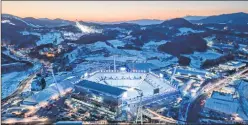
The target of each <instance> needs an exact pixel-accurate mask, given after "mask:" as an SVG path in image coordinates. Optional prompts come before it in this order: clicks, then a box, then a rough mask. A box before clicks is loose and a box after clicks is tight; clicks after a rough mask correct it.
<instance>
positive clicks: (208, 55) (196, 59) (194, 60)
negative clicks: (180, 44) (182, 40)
mask: <svg viewBox="0 0 248 125" xmlns="http://www.w3.org/2000/svg"><path fill="white" fill-rule="evenodd" d="M184 56H186V57H189V58H190V59H191V62H190V66H191V67H193V68H200V66H201V64H202V62H204V61H205V60H206V59H216V58H219V57H220V56H222V54H220V53H217V52H214V51H211V50H208V51H206V52H194V53H193V54H190V55H186V54H184Z"/></svg>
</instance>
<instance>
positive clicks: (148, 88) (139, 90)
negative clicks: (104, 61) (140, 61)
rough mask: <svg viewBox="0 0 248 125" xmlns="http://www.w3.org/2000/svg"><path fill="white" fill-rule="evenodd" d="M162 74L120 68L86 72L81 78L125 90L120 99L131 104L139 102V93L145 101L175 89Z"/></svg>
mask: <svg viewBox="0 0 248 125" xmlns="http://www.w3.org/2000/svg"><path fill="white" fill-rule="evenodd" d="M162 76H163V75H162V74H159V75H157V74H155V73H153V72H146V71H144V70H133V71H131V72H127V71H126V70H124V69H122V70H115V71H114V70H100V71H96V72H92V73H88V75H87V77H83V79H85V80H88V81H93V82H96V83H99V84H104V85H109V86H113V87H117V88H121V89H124V90H126V92H125V93H124V94H123V96H122V100H123V101H124V102H125V103H127V104H131V103H137V102H139V97H140V96H141V94H142V100H143V101H146V100H147V99H153V100H154V99H155V100H156V98H155V97H158V96H161V95H164V94H166V93H170V92H174V91H176V89H175V87H174V86H173V85H171V84H169V82H168V81H167V80H165V79H163V77H162ZM158 99H159V98H158Z"/></svg>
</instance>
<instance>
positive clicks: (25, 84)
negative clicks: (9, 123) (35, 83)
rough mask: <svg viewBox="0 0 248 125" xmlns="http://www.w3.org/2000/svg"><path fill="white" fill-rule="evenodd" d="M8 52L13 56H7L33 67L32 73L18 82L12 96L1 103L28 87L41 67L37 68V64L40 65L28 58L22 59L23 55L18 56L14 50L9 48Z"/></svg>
mask: <svg viewBox="0 0 248 125" xmlns="http://www.w3.org/2000/svg"><path fill="white" fill-rule="evenodd" d="M9 51H10V52H12V53H13V54H14V55H9V56H11V57H12V58H16V59H18V60H22V61H24V60H25V61H28V62H31V63H32V64H33V65H34V67H33V70H34V71H32V72H31V74H30V75H29V76H28V77H27V78H26V79H24V80H23V81H21V82H20V84H19V85H18V87H17V89H16V90H15V91H14V92H13V93H12V94H10V95H9V96H7V97H6V98H4V99H2V100H1V101H2V103H5V102H7V101H8V100H9V99H11V98H14V97H16V96H18V95H19V94H20V93H21V92H22V91H23V90H24V89H25V88H27V87H28V85H29V84H31V83H32V80H33V78H34V77H35V76H36V74H37V73H38V72H40V70H41V67H40V66H39V64H40V63H39V62H37V61H34V60H32V59H30V58H29V57H28V56H26V58H24V56H25V55H20V54H21V53H19V54H18V53H17V52H16V51H15V50H14V49H11V48H9Z"/></svg>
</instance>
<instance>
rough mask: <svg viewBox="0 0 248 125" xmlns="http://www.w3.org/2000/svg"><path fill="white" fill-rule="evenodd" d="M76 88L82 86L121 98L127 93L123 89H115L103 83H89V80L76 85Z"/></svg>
mask: <svg viewBox="0 0 248 125" xmlns="http://www.w3.org/2000/svg"><path fill="white" fill-rule="evenodd" d="M76 86H82V87H84V88H88V89H91V90H95V91H99V92H103V93H107V94H110V95H114V96H120V95H121V94H122V93H124V92H125V91H126V90H124V89H121V88H117V87H113V86H109V85H104V84H101V83H96V82H92V81H88V80H83V81H80V82H79V83H78V84H76Z"/></svg>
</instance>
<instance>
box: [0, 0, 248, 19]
mask: <svg viewBox="0 0 248 125" xmlns="http://www.w3.org/2000/svg"><path fill="white" fill-rule="evenodd" d="M247 3H248V1H242V2H241V1H237V2H233V1H231V2H228V1H197V2H196V1H194V2H193V1H183V2H182V1H181V2H178V1H173V2H172V1H155V2H151V1H139V2H138V1H104V2H99V1H97V2H95V1H72V2H68V1H18V2H17V1H14V2H13V1H3V2H2V14H3V13H6V14H11V15H15V16H18V17H21V18H25V17H33V18H36V19H38V18H48V19H64V20H70V21H76V20H80V21H86V22H104V23H109V22H120V21H133V20H140V19H150V20H152V19H153V20H168V19H173V18H182V17H185V16H188V15H190V16H213V15H221V14H229V13H238V12H244V13H248V8H247V7H246V6H245V5H247ZM192 6H193V7H192ZM44 8H45V9H44Z"/></svg>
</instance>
